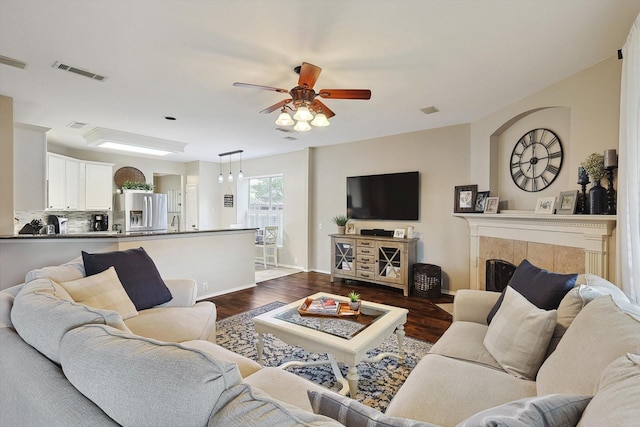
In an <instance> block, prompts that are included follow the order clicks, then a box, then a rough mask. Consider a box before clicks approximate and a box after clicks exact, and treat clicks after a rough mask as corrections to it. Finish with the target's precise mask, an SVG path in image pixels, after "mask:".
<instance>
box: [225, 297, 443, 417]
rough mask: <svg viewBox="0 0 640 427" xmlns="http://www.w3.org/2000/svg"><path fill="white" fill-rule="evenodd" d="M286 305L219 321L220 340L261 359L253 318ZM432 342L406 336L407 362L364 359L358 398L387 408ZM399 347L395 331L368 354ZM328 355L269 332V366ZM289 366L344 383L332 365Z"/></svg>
mask: <svg viewBox="0 0 640 427" xmlns="http://www.w3.org/2000/svg"><path fill="white" fill-rule="evenodd" d="M283 305H284V303H282V302H273V303H270V304H267V305H264V306H262V307H258V308H256V309H253V310H250V311H247V312H245V313H241V314H237V315H235V316H232V317H228V318H226V319H223V320H221V321H219V322H217V323H216V328H217V329H216V340H217V343H218V344H220V345H221V346H223V347H225V348H228V349H229V350H232V351H234V352H236V353H239V354H242V355H243V356H246V357H248V358H250V359H253V360H257V358H258V354H257V350H256V347H255V344H254V343H255V341H256V339H257V337H258V335H257V334H256V332H255V330H254V328H253V322H252V321H251V319H253V318H254V317H255V316H258V315H259V314H262V313H266V312H267V311H270V310H273V309H275V308H278V307H281V306H283ZM431 346H432V344H431V343H428V342H425V341H420V340H417V339H414V338H409V337H406V338H405V340H404V352H405V360H404V363H403V364H400V363H398V361H397V360H396V359H395V358H391V357H385V358H384V359H382V360H381V361H380V362H375V363H369V362H363V363H360V364H359V365H358V371H359V374H360V383H359V387H358V393H357V396H356V399H357V400H359V401H360V402H362V403H364V404H365V405H368V406H370V407H372V408H375V409H378V410H380V411H384V410H385V409H386V408H387V405H388V404H389V402H390V401H391V398H392V397H393V396H394V395H395V393H396V391H397V390H398V389H399V388H400V386H401V385H402V384H403V383H404V380H405V379H406V378H407V376H408V375H409V373H410V372H411V370H412V369H413V368H414V367H415V366H416V364H417V363H418V361H419V360H420V359H421V358H422V357H423V356H424V355H426V354H427V352H428V351H429V349H430V348H431ZM397 348H398V342H397V340H396V338H395V335H393V336H391V337H389V338H387V339H385V341H384V342H383V343H382V344H381V346H380V347H379V348H376V349H373V350H370V351H369V352H368V355H369V356H370V357H374V356H375V355H377V354H378V353H380V352H396V351H397ZM326 358H327V355H326V354H315V353H308V352H306V351H305V350H303V349H302V348H300V347H291V346H290V345H288V344H285V343H284V342H283V341H281V340H279V339H278V338H276V337H275V336H273V335H266V336H265V348H264V359H265V362H264V364H265V366H280V365H281V364H283V363H285V362H288V361H292V360H303V361H318V360H326ZM339 365H340V370H341V371H342V375H343V376H344V377H346V376H347V366H345V365H343V364H342V363H340V364H339ZM288 370H289V371H290V372H293V373H295V374H297V375H300V376H301V377H304V378H306V379H308V380H310V381H313V382H315V383H317V384H321V385H323V386H324V387H327V388H329V389H331V390H333V391H335V392H338V391H339V390H340V388H341V387H342V386H341V384H340V383H338V382H337V381H336V379H335V376H334V374H333V372H332V371H331V367H330V366H329V365H326V366H314V367H290V368H288Z"/></svg>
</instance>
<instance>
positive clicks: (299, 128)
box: [293, 120, 311, 132]
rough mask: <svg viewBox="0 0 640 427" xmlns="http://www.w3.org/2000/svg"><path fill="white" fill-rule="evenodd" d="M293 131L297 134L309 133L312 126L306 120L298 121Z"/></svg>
mask: <svg viewBox="0 0 640 427" xmlns="http://www.w3.org/2000/svg"><path fill="white" fill-rule="evenodd" d="M293 130H295V131H296V132H307V131H309V130H311V125H309V122H306V121H304V120H298V122H296V125H295V126H294V127H293Z"/></svg>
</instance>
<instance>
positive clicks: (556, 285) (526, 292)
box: [487, 259, 578, 324]
mask: <svg viewBox="0 0 640 427" xmlns="http://www.w3.org/2000/svg"><path fill="white" fill-rule="evenodd" d="M577 278H578V275H577V274H559V273H551V272H549V271H547V270H543V269H541V268H538V267H536V266H535V265H533V264H531V263H530V262H529V261H527V260H526V259H525V260H523V261H522V262H521V263H520V265H518V267H517V268H516V271H515V272H514V273H513V276H512V277H511V280H510V281H509V286H511V287H512V288H513V289H515V290H516V291H518V292H519V293H520V295H522V296H524V297H525V298H526V299H527V300H529V302H531V303H532V304H535V306H536V307H538V308H541V309H543V310H555V309H557V308H558V306H559V305H560V301H562V298H564V296H565V295H566V294H567V292H569V291H570V290H571V289H572V288H573V287H574V285H575V284H576V279H577ZM504 292H505V291H502V294H501V295H500V298H498V301H496V303H495V305H494V306H493V308H492V309H491V311H490V312H489V315H488V316H487V324H490V323H491V320H492V319H493V316H495V315H496V313H497V312H498V309H499V308H500V305H501V304H502V300H503V299H504Z"/></svg>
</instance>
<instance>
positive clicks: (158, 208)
mask: <svg viewBox="0 0 640 427" xmlns="http://www.w3.org/2000/svg"><path fill="white" fill-rule="evenodd" d="M113 214H114V220H113V223H114V224H116V225H117V227H116V228H118V229H119V230H120V231H121V232H124V233H135V232H161V231H167V195H166V194H160V193H133V192H124V193H122V194H116V196H115V203H114V212H113Z"/></svg>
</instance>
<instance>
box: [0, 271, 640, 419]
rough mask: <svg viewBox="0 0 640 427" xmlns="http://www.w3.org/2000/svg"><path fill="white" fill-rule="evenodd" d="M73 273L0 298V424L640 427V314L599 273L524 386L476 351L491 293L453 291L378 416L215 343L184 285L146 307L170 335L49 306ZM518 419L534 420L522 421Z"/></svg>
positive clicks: (107, 315)
mask: <svg viewBox="0 0 640 427" xmlns="http://www.w3.org/2000/svg"><path fill="white" fill-rule="evenodd" d="M74 262H75V265H74ZM74 262H72V263H68V264H66V265H64V266H60V267H54V268H52V269H50V270H40V271H37V272H35V273H32V274H31V275H30V276H29V275H28V277H27V278H28V279H32V280H30V281H29V282H28V283H26V284H23V285H19V286H16V287H14V288H10V289H6V290H4V291H1V292H0V372H1V373H2V381H0V424H2V425H47V426H56V425H60V426H63V425H64V426H72V425H92V426H94V425H96V426H99V425H132V426H133V425H135V426H144V425H154V426H163V425H167V426H169V425H184V426H187V425H199V426H204V425H210V426H218V425H219V426H225V427H226V426H243V427H245V426H281V425H328V426H330V425H341V424H340V423H338V422H336V421H334V419H335V420H339V421H341V422H342V423H343V424H345V425H383V426H396V425H397V426H400V425H402V426H416V427H417V426H433V425H441V426H454V425H457V424H459V423H460V424H459V425H461V426H471V425H491V424H489V423H490V422H491V421H495V420H502V421H504V419H505V417H507V419H509V420H510V421H509V423H508V424H507V425H534V422H536V421H537V422H538V424H537V425H550V424H549V422H548V421H545V420H549V419H554V420H558V419H562V420H564V421H565V424H560V425H572V424H571V423H570V422H569V423H566V420H567V419H574V420H576V421H577V420H579V422H580V425H581V426H596V425H597V426H603V425H607V426H616V425H621V426H622V425H629V426H631V425H638V421H639V420H640V406H639V405H638V404H637V402H638V401H640V357H638V356H636V355H635V354H637V353H638V350H639V349H640V321H639V320H638V318H640V310H639V309H638V306H636V305H633V304H630V303H629V302H628V300H627V298H626V297H625V296H624V294H622V292H621V291H620V290H619V289H618V288H616V287H615V286H614V285H612V284H610V283H609V282H607V281H605V280H603V279H601V278H598V277H596V276H591V275H583V276H581V277H579V279H578V282H577V284H576V286H575V288H573V289H572V290H571V291H570V292H569V293H568V294H567V295H566V296H565V297H564V299H562V302H561V303H560V307H559V308H558V310H557V312H554V313H553V316H554V317H553V318H554V326H555V327H554V328H553V339H552V344H551V345H550V347H549V350H548V351H547V349H546V348H545V349H544V350H545V354H543V357H542V362H541V366H540V368H539V371H537V373H536V374H535V375H534V378H532V379H523V378H518V375H514V374H513V373H508V372H507V371H505V369H504V368H503V366H502V365H501V363H500V362H499V361H498V360H496V358H494V357H493V356H492V354H491V353H490V352H489V351H488V350H487V348H486V347H485V344H484V341H485V338H486V336H487V334H488V333H489V329H490V328H489V326H488V325H487V313H489V311H490V310H491V308H492V307H493V305H494V304H495V302H496V300H497V298H498V295H499V294H496V293H490V292H484V291H470V290H465V291H459V293H458V294H457V295H456V298H455V301H454V322H453V324H452V326H451V327H450V328H449V330H448V331H447V332H446V333H445V334H444V335H443V337H442V338H441V339H440V340H439V341H438V343H436V344H435V345H434V346H433V348H432V350H431V352H430V354H428V355H427V356H425V357H424V358H423V359H422V360H421V361H420V362H419V363H418V365H417V366H416V367H415V368H414V370H413V371H412V373H411V374H410V375H409V377H408V379H407V381H406V382H405V384H404V385H403V386H402V387H401V388H400V390H399V391H398V393H397V394H396V396H395V397H394V398H393V400H392V402H391V404H390V405H389V407H388V409H387V411H386V414H380V413H377V412H376V411H374V410H372V409H370V408H367V407H364V405H361V404H359V403H358V402H356V401H354V400H351V399H349V398H346V397H343V396H340V395H337V394H335V393H332V392H330V391H327V390H326V389H323V388H322V387H320V386H318V385H316V384H312V383H310V382H308V381H306V380H304V379H302V378H300V377H298V376H296V375H294V374H291V373H289V372H287V371H284V370H281V369H278V368H263V367H261V366H260V365H258V364H257V363H256V362H254V361H252V360H249V359H247V358H245V357H243V356H240V355H237V354H235V353H233V352H231V351H229V350H226V349H224V348H222V347H220V346H218V345H216V344H215V343H214V341H215V340H214V339H213V337H214V335H212V333H213V334H214V332H212V331H213V330H212V329H211V328H212V327H213V326H212V324H211V322H210V317H207V316H204V315H203V314H196V312H197V313H200V310H203V311H204V310H205V309H204V308H199V307H208V308H207V310H208V316H211V315H212V313H213V316H214V320H215V307H211V306H210V303H198V304H195V305H194V304H193V302H194V301H193V299H192V298H193V294H192V292H194V291H195V289H194V288H193V285H194V283H193V282H190V281H170V280H166V281H165V282H166V283H167V285H168V286H169V288H170V290H171V293H172V295H173V299H172V300H171V302H172V304H176V303H178V302H179V301H182V303H181V305H182V307H179V308H182V309H184V313H180V312H178V311H175V310H170V309H171V308H176V307H175V306H171V305H165V306H163V307H154V308H150V309H148V310H151V311H150V312H149V313H150V314H152V313H153V316H152V317H150V319H151V318H154V319H157V318H161V317H162V316H165V315H166V316H167V318H166V319H165V320H163V322H164V324H165V325H168V326H169V327H170V328H172V329H174V331H173V332H171V333H170V334H169V335H162V334H165V333H168V332H166V331H163V330H162V328H157V327H156V326H155V325H154V321H151V320H150V321H149V322H146V321H139V322H136V323H138V324H136V326H135V327H133V328H132V327H131V326H132V325H133V323H132V322H131V320H130V319H127V320H125V321H122V318H121V316H120V315H119V314H118V313H115V312H112V311H108V310H96V309H92V308H89V307H87V306H85V305H83V304H77V303H75V302H73V301H69V300H68V299H67V298H64V297H62V296H63V295H56V293H60V290H59V289H57V288H56V286H54V285H52V284H51V281H50V279H49V278H50V277H51V276H52V275H53V276H55V274H58V273H60V272H64V271H66V272H67V273H69V272H71V273H73V272H72V271H71V270H73V269H76V270H79V265H78V261H77V260H76V261H74ZM54 270H55V271H54ZM73 274H76V273H73ZM48 277H49V278H48ZM56 279H57V280H61V281H64V279H68V277H60V276H56ZM189 283H191V285H189ZM174 285H175V286H174ZM174 292H175V293H174ZM505 298H506V297H505ZM211 305H212V304H211ZM508 305H509V306H510V307H511V304H508ZM168 310H169V311H168ZM190 310H193V313H192V314H193V317H191V315H188V314H186V313H187V312H188V311H190ZM172 311H175V312H172ZM144 315H146V310H142V311H140V312H139V314H138V316H144ZM497 316H498V315H497ZM194 319H196V320H195V321H194ZM555 319H557V325H556V323H555ZM14 321H16V323H14ZM134 329H135V330H134ZM181 333H183V335H180V334H181ZM196 336H197V337H196ZM205 336H206V338H207V339H201V338H202V337H205ZM194 337H196V338H194ZM164 338H170V339H164ZM27 342H29V343H30V344H27ZM546 353H549V354H546ZM628 353H629V354H628ZM536 370H537V368H536ZM592 396H593V397H592ZM585 408H586V409H585ZM314 412H315V413H320V414H324V415H328V416H329V417H330V418H327V417H325V416H322V415H316V414H315V413H314ZM514 413H516V414H518V416H520V417H522V416H523V414H524V416H526V417H532V416H533V418H529V419H528V421H527V422H524V423H523V422H522V421H519V422H520V424H518V423H517V422H516V421H515V419H514V418H513V416H514V415H513V414H514ZM531 414H533V415H531ZM541 417H542V418H541ZM431 423H433V424H431ZM545 423H546V424H545ZM574 424H575V423H574ZM496 425H499V424H496ZM551 425H553V424H551Z"/></svg>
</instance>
